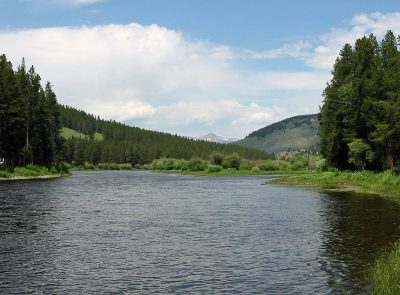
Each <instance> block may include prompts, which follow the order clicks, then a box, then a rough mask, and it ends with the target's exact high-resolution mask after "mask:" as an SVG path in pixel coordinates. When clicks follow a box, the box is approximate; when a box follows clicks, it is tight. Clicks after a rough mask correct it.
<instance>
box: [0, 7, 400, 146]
mask: <svg viewBox="0 0 400 295" xmlns="http://www.w3.org/2000/svg"><path fill="white" fill-rule="evenodd" d="M0 7H1V9H0V54H6V56H7V58H8V59H9V60H11V61H12V63H13V64H14V66H15V67H16V66H18V65H19V64H20V62H21V60H22V58H23V57H25V60H26V63H27V65H28V66H30V65H34V66H35V68H36V71H37V72H38V73H39V74H40V76H41V77H42V82H43V84H44V83H45V82H46V81H50V82H51V83H52V84H53V86H54V90H55V92H56V94H57V97H58V100H59V102H60V103H62V104H66V105H70V106H72V107H75V108H78V109H82V110H85V111H87V112H89V113H93V114H96V115H100V116H101V117H102V118H105V119H114V120H117V121H122V122H124V123H127V124H129V125H132V126H138V127H141V128H146V129H152V130H158V131H163V132H169V133H173V134H180V135H184V136H201V135H204V134H207V133H210V132H213V133H216V134H218V135H222V136H225V137H234V138H243V137H244V136H246V135H247V134H248V133H250V132H252V131H254V130H257V129H259V128H262V127H264V126H266V125H268V124H271V123H273V122H276V121H279V120H281V119H284V118H287V117H291V116H294V115H300V114H311V113H316V112H318V110H319V107H320V105H321V104H322V101H323V97H322V92H323V89H324V88H325V86H326V83H327V82H329V80H330V78H331V74H330V72H331V70H332V66H333V63H334V61H335V58H336V57H337V54H338V52H339V50H340V49H341V48H342V47H343V46H344V44H345V43H350V44H354V42H355V40H356V39H357V38H359V37H362V36H364V35H367V34H370V33H373V34H375V35H376V36H377V37H378V39H379V40H381V39H382V37H383V36H384V34H385V33H386V31H387V30H392V31H393V32H394V33H395V34H396V35H398V34H400V2H399V1H398V0H397V1H386V0H381V1H370V0H362V1H361V0H347V1H342V0H338V1H321V0H303V1H297V0H291V1H289V0H279V1H274V0H196V1H195V0H142V1H139V0H0Z"/></svg>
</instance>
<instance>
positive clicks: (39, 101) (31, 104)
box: [0, 55, 62, 166]
mask: <svg viewBox="0 0 400 295" xmlns="http://www.w3.org/2000/svg"><path fill="white" fill-rule="evenodd" d="M40 82H41V78H40V76H39V75H38V74H37V73H36V71H35V68H34V67H33V66H32V67H31V68H30V69H29V70H27V69H26V67H25V61H24V60H22V63H21V65H20V66H19V67H18V68H17V69H16V70H14V68H13V65H12V64H11V62H10V61H8V60H7V58H6V56H5V55H1V56H0V159H2V161H3V159H4V162H5V165H6V166H17V165H19V166H23V165H26V164H40V165H48V164H50V163H52V162H54V160H56V157H57V155H59V153H60V150H61V148H62V140H61V137H60V135H59V131H60V128H61V125H60V121H59V107H58V103H57V97H56V95H55V93H54V92H53V90H52V86H51V84H50V82H47V83H46V86H45V88H44V89H43V88H42V86H41V83H40Z"/></svg>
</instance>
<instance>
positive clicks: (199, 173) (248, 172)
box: [152, 168, 312, 176]
mask: <svg viewBox="0 0 400 295" xmlns="http://www.w3.org/2000/svg"><path fill="white" fill-rule="evenodd" d="M152 171H153V172H162V173H175V174H184V175H197V176H245V175H287V174H296V175H301V174H308V173H312V172H311V171H307V170H302V171H261V170H260V171H252V170H244V169H239V170H236V169H234V168H228V169H222V170H221V171H219V172H210V171H208V170H206V171H191V170H152Z"/></svg>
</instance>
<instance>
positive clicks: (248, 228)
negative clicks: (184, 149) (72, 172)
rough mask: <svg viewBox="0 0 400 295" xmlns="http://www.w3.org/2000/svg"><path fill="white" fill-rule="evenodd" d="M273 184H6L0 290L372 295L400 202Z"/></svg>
mask: <svg viewBox="0 0 400 295" xmlns="http://www.w3.org/2000/svg"><path fill="white" fill-rule="evenodd" d="M264 182H265V177H223V178H214V177H194V176H180V175H170V174H156V173H149V172H122V171H115V172H77V173H76V176H75V177H70V178H65V179H57V180H50V181H24V182H18V183H16V182H10V183H0V224H1V226H0V293H4V294H26V293H45V294H54V293H124V292H125V293H143V294H147V293H210V292H211V293H215V292H217V293H224V292H225V293H245V294H251V293H253V294H260V293H263V294H315V293H320V294H328V293H333V294H337V293H339V294H342V293H345V294H346V293H347V294H355V293H366V292H368V290H369V285H368V280H367V278H366V273H367V271H368V269H369V265H370V264H371V263H372V262H373V260H374V258H375V257H376V256H377V255H379V254H380V253H381V251H382V250H383V249H384V248H385V247H386V246H388V245H389V244H390V243H391V242H393V241H394V240H395V239H396V238H397V237H399V234H400V228H399V226H400V208H399V206H398V205H397V204H395V203H393V202H390V201H388V200H385V199H383V198H379V197H366V196H361V195H357V194H351V193H323V194H320V193H318V192H312V191H306V190H299V189H293V188H287V187H282V186H273V185H266V186H262V185H261V184H262V183H264Z"/></svg>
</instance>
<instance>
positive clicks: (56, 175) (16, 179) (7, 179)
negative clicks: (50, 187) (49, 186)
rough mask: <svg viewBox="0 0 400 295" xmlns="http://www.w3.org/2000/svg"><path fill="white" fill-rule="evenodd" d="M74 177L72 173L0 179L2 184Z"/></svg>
mask: <svg viewBox="0 0 400 295" xmlns="http://www.w3.org/2000/svg"><path fill="white" fill-rule="evenodd" d="M67 176H72V174H71V173H64V174H62V175H61V174H49V175H38V176H11V177H0V182H2V181H19V180H46V179H54V178H62V177H67Z"/></svg>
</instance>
